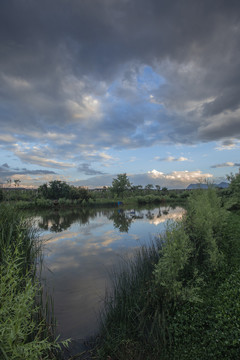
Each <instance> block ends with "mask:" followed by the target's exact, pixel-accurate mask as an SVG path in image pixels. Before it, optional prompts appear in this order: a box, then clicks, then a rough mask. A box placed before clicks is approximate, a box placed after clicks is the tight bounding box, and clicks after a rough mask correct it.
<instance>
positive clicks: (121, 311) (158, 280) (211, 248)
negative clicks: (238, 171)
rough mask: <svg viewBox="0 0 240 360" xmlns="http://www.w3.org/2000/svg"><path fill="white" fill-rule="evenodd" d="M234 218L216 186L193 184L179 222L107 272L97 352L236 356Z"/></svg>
mask: <svg viewBox="0 0 240 360" xmlns="http://www.w3.org/2000/svg"><path fill="white" fill-rule="evenodd" d="M239 219H240V218H239V214H234V213H230V212H228V211H226V210H225V209H224V208H223V207H222V202H221V201H220V199H219V197H218V196H217V192H216V190H214V189H209V190H208V191H197V192H193V194H192V195H191V196H190V199H189V201H188V212H187V215H186V217H185V218H184V219H183V220H182V222H180V223H175V224H169V225H168V227H167V229H166V232H165V233H164V234H162V235H161V236H160V237H159V238H157V239H156V242H153V244H152V245H151V246H150V247H149V248H148V247H143V248H141V249H140V250H139V251H138V252H137V253H136V255H135V256H134V257H133V258H131V259H128V260H126V261H125V262H123V264H122V268H121V269H117V270H116V271H115V272H113V274H112V288H111V289H110V290H109V292H108V294H107V296H106V303H105V308H104V311H103V313H102V314H101V327H100V332H99V336H98V338H97V340H96V347H95V349H94V351H95V355H96V358H97V359H102V360H105V359H108V358H109V359H111V360H122V359H124V360H130V359H134V360H135V359H139V360H142V359H144V360H147V359H151V360H159V359H161V360H162V359H163V360H171V359H172V360H175V359H180V360H192V359H198V360H205V359H237V358H239V356H240V350H239V349H240V346H239V345H240V344H239V339H240V323H239V315H240V305H239V304H240V292H239V288H240V272H239V265H240V250H239V249H240V238H239V236H240V221H239Z"/></svg>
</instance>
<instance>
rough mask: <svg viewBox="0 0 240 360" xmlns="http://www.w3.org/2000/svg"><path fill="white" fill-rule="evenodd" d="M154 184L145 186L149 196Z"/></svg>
mask: <svg viewBox="0 0 240 360" xmlns="http://www.w3.org/2000/svg"><path fill="white" fill-rule="evenodd" d="M153 187H154V186H153V184H147V185H146V186H145V191H146V193H147V194H150V192H151V190H152V189H153Z"/></svg>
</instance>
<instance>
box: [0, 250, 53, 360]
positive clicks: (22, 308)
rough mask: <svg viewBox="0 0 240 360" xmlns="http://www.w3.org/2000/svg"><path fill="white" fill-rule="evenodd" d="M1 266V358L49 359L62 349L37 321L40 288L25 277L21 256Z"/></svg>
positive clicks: (9, 259) (11, 257)
mask: <svg viewBox="0 0 240 360" xmlns="http://www.w3.org/2000/svg"><path fill="white" fill-rule="evenodd" d="M14 255H15V256H13V254H12V255H11V256H7V257H6V258H5V261H4V264H3V263H2V264H1V265H0V303H1V307H0V354H1V359H6V360H7V359H16V360H17V359H19V360H24V359H29V360H35V359H36V360H38V359H49V353H50V352H52V351H54V350H56V349H59V348H60V345H59V344H57V342H55V341H50V340H49V338H48V335H49V334H48V335H47V336H46V335H45V333H46V329H47V324H45V322H44V321H41V322H39V321H38V313H39V310H40V309H39V307H38V306H36V302H35V299H36V296H37V295H38V293H39V291H40V288H39V285H37V284H36V283H33V279H32V274H31V272H27V273H26V274H24V276H23V274H22V270H21V266H20V265H19V262H20V261H22V260H23V258H21V257H20V256H19V255H20V254H18V253H15V254H14Z"/></svg>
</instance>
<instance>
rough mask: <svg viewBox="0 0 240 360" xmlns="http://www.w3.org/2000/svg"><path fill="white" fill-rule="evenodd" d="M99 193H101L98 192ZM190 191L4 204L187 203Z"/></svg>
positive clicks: (22, 206)
mask: <svg viewBox="0 0 240 360" xmlns="http://www.w3.org/2000/svg"><path fill="white" fill-rule="evenodd" d="M98 195H99V194H98ZM189 195H190V193H189V192H183V193H176V192H172V193H170V194H168V195H156V194H145V195H135V196H133V195H129V196H127V197H124V198H120V197H110V196H106V197H100V196H97V195H94V196H92V197H90V198H89V199H88V200H85V199H84V200H81V199H78V200H77V199H75V200H71V199H66V198H59V199H57V200H51V199H44V198H33V199H32V198H29V199H26V200H22V199H18V200H16V199H11V200H9V199H8V200H4V201H3V203H4V204H11V205H12V206H14V207H15V208H16V209H19V210H24V209H34V210H35V209H59V208H86V207H90V208H98V207H117V206H119V203H120V204H124V205H126V206H128V205H129V206H139V205H149V204H156V205H158V204H162V205H165V204H185V203H186V200H187V198H188V196H189Z"/></svg>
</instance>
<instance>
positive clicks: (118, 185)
mask: <svg viewBox="0 0 240 360" xmlns="http://www.w3.org/2000/svg"><path fill="white" fill-rule="evenodd" d="M130 189H131V183H130V181H129V179H128V177H127V174H126V173H125V174H118V175H117V178H116V179H113V181H112V188H111V191H112V193H113V194H116V195H117V197H119V196H121V197H122V198H123V196H124V193H125V192H126V191H127V190H130Z"/></svg>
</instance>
